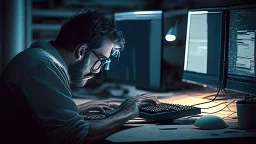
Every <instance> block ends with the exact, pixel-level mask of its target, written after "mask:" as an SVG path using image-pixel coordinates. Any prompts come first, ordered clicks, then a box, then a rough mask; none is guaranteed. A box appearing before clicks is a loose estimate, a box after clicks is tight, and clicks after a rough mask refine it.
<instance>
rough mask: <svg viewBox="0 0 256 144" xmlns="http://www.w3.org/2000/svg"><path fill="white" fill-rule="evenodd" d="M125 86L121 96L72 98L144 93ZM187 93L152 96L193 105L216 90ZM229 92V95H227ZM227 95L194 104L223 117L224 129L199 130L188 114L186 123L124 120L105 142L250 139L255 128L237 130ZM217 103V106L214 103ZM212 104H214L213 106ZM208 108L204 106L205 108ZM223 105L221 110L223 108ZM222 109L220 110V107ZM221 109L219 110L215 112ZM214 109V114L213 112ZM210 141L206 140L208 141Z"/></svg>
mask: <svg viewBox="0 0 256 144" xmlns="http://www.w3.org/2000/svg"><path fill="white" fill-rule="evenodd" d="M123 87H124V88H126V89H129V93H128V94H127V95H126V96H124V97H121V98H120V97H115V96H114V97H104V96H95V95H94V94H91V95H90V94H87V97H86V98H87V99H82V98H75V99H74V101H75V103H76V104H81V103H84V102H87V101H90V100H91V99H94V100H95V99H100V100H102V101H107V102H115V103H121V102H122V101H123V100H124V99H126V98H128V97H130V96H135V95H138V94H142V93H145V92H147V91H142V90H136V89H135V88H134V87H132V86H125V85H124V86H123ZM187 92H188V93H189V95H188V94H187V93H184V91H175V92H166V93H156V92H154V93H153V94H154V95H156V96H157V97H158V98H159V100H160V101H161V102H167V103H174V104H183V105H193V104H198V103H202V102H208V101H209V100H211V99H212V98H213V97H214V94H216V92H217V90H216V89H196V90H188V91H187ZM74 94H76V95H83V94H84V93H83V90H80V91H76V92H75V93H74ZM230 95H232V96H230ZM230 95H229V96H227V95H224V94H220V95H219V96H218V97H217V99H216V100H215V101H214V102H209V103H207V104H202V105H198V107H200V108H202V115H204V114H214V115H217V116H219V117H221V118H223V119H224V120H225V121H226V123H227V124H228V125H229V127H228V128H226V129H220V130H200V129H198V128H196V127H195V126H194V125H193V122H194V121H195V120H196V118H197V117H192V118H189V119H186V120H191V121H190V123H187V122H186V123H183V124H179V125H175V124H174V125H156V124H132V123H133V122H132V121H128V122H127V123H126V124H125V125H124V126H123V127H122V129H123V130H121V131H118V132H116V133H114V134H112V135H111V136H109V137H108V138H106V140H107V141H110V142H114V143H126V142H136V143H138V142H141V143H148V142H156V143H159V142H179V143H180V142H184V143H185V142H191V141H196V142H197V143H198V142H202V143H205V142H206V141H207V143H209V142H218V141H220V142H224V141H227V142H231V141H232V140H233V141H234V140H235V142H238V141H241V142H245V141H246V140H248V142H250V141H249V140H251V139H255V137H256V130H241V129H238V128H237V119H236V117H237V116H236V105H235V103H231V104H230V105H229V106H228V107H226V105H227V104H228V103H230V102H232V101H234V99H235V98H236V96H237V95H239V94H236V93H232V94H230ZM242 98H243V97H239V96H238V97H237V100H239V99H242ZM218 104H219V105H218ZM214 106H215V107H214ZM207 108H208V109H207ZM223 108H224V109H223ZM221 109H223V110H221ZM219 110H221V111H220V112H218V111H219ZM215 112H217V113H215ZM177 121H180V122H184V121H185V119H178V120H177ZM209 140H210V141H209Z"/></svg>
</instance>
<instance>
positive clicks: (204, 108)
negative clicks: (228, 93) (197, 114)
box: [201, 102, 227, 109]
mask: <svg viewBox="0 0 256 144" xmlns="http://www.w3.org/2000/svg"><path fill="white" fill-rule="evenodd" d="M225 103H227V102H222V103H219V104H216V105H214V106H211V107H207V108H201V109H210V108H214V107H217V106H219V105H222V104H225Z"/></svg>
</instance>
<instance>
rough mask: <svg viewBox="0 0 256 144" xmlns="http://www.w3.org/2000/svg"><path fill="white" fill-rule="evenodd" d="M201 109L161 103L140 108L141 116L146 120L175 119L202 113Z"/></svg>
mask: <svg viewBox="0 0 256 144" xmlns="http://www.w3.org/2000/svg"><path fill="white" fill-rule="evenodd" d="M200 113H201V109H200V108H197V107H193V106H187V105H180V104H169V103H160V104H157V105H149V106H145V107H141V108H140V115H139V117H141V118H144V119H146V120H150V121H152V120H155V121H159V120H168V119H169V120H173V119H178V118H182V117H186V116H191V115H196V114H200Z"/></svg>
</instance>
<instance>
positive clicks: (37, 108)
mask: <svg viewBox="0 0 256 144" xmlns="http://www.w3.org/2000/svg"><path fill="white" fill-rule="evenodd" d="M21 90H22V92H23V93H24V95H25V97H26V99H27V101H28V103H29V104H30V106H31V108H32V113H31V114H32V117H33V118H34V120H35V121H36V123H37V124H38V125H39V126H40V128H41V131H42V132H44V133H45V135H46V136H47V139H48V140H49V143H63V144H67V143H72V144H80V143H83V142H84V139H85V135H86V134H87V132H88V123H87V122H86V121H84V118H83V116H80V115H79V113H78V109H77V106H76V104H75V103H74V101H73V100H72V99H71V97H72V95H71V91H70V88H69V85H68V81H67V79H66V75H65V70H63V68H62V67H61V66H59V65H56V64H55V63H47V64H42V65H40V66H38V67H37V68H36V69H35V70H34V71H33V72H32V73H31V74H30V75H29V76H27V77H26V79H25V80H24V81H23V83H22V86H21Z"/></svg>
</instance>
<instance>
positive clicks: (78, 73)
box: [68, 41, 113, 87]
mask: <svg viewBox="0 0 256 144" xmlns="http://www.w3.org/2000/svg"><path fill="white" fill-rule="evenodd" d="M112 47H113V43H112V42H110V41H106V42H104V43H103V45H102V47H100V48H99V49H93V48H92V49H93V51H94V52H95V53H96V54H97V55H98V56H99V57H103V56H104V57H107V58H108V57H109V56H110V53H111V50H112ZM97 60H98V58H97V57H96V55H95V54H93V53H92V52H91V51H90V50H89V51H88V52H86V53H85V55H84V57H83V58H82V59H81V60H79V61H78V62H76V63H75V64H73V65H69V67H68V73H69V76H70V80H71V87H74V86H75V87H83V86H84V85H85V84H86V82H87V80H89V79H91V78H93V76H94V74H95V73H98V72H99V71H96V72H94V73H91V71H90V69H91V67H92V66H93V64H94V63H95V62H96V61H97Z"/></svg>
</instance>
